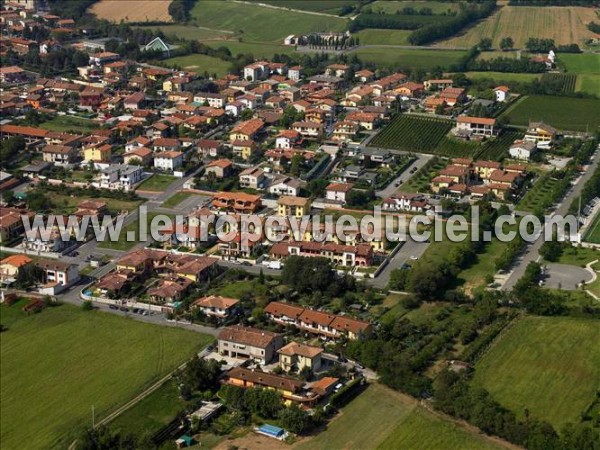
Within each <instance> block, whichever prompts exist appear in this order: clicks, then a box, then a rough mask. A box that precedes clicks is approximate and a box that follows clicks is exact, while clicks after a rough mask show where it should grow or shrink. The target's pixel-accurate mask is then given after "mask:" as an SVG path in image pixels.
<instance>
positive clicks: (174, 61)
mask: <svg viewBox="0 0 600 450" xmlns="http://www.w3.org/2000/svg"><path fill="white" fill-rule="evenodd" d="M161 63H162V64H166V65H167V66H170V67H181V68H182V69H185V70H189V71H191V72H198V73H204V72H208V73H209V74H211V75H212V74H213V73H216V74H217V77H222V76H224V75H227V74H228V73H229V71H230V69H231V63H230V62H228V61H223V60H222V59H219V58H216V57H214V56H208V55H200V54H193V55H186V56H176V57H175V58H169V59H164V60H162V61H161Z"/></svg>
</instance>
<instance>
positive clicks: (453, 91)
mask: <svg viewBox="0 0 600 450" xmlns="http://www.w3.org/2000/svg"><path fill="white" fill-rule="evenodd" d="M440 98H441V99H442V100H444V101H445V102H446V104H447V105H448V106H454V105H457V104H459V103H464V101H465V100H466V99H467V91H466V90H465V89H463V88H454V87H447V88H446V89H444V90H443V91H442V92H440Z"/></svg>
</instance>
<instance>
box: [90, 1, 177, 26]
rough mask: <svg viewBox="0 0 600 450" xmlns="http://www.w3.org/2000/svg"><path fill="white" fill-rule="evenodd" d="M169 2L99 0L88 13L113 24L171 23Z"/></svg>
mask: <svg viewBox="0 0 600 450" xmlns="http://www.w3.org/2000/svg"><path fill="white" fill-rule="evenodd" d="M170 3H171V0H100V1H98V2H96V3H94V5H93V6H92V7H91V9H90V12H91V13H93V14H95V15H96V16H97V17H99V18H100V19H106V20H111V21H113V22H120V21H121V20H124V21H125V22H171V21H172V19H171V16H170V15H169V4H170Z"/></svg>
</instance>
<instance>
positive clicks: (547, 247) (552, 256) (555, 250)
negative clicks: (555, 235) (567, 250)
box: [540, 239, 563, 262]
mask: <svg viewBox="0 0 600 450" xmlns="http://www.w3.org/2000/svg"><path fill="white" fill-rule="evenodd" d="M562 252H563V246H562V244H561V243H560V242H558V241H556V240H554V239H553V240H551V241H547V242H544V243H543V244H542V246H541V248H540V255H541V256H542V258H544V259H545V260H546V261H551V262H555V261H557V260H558V258H560V255H562Z"/></svg>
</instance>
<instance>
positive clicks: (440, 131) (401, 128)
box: [371, 115, 452, 153]
mask: <svg viewBox="0 0 600 450" xmlns="http://www.w3.org/2000/svg"><path fill="white" fill-rule="evenodd" d="M451 129H452V122H451V121H449V120H444V119H437V118H429V117H421V116H408V115H400V116H398V117H397V118H396V119H394V121H393V122H392V123H390V124H389V125H388V126H386V127H385V128H384V129H383V131H382V132H381V133H379V134H378V135H377V136H376V137H375V139H373V140H372V141H371V145H372V146H373V147H382V148H391V149H397V150H405V151H413V152H425V153H433V152H434V150H435V149H436V147H437V146H438V144H439V143H440V141H441V140H442V139H443V138H444V136H446V134H448V132H449V131H450V130H451Z"/></svg>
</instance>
